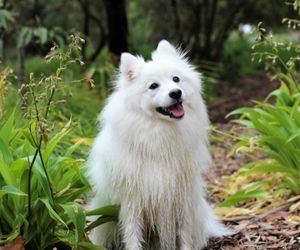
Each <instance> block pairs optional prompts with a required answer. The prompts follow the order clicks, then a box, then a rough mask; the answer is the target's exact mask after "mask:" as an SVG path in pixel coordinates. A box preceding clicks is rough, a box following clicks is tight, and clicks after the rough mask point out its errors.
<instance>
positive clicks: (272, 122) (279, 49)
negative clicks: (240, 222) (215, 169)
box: [220, 1, 300, 206]
mask: <svg viewBox="0 0 300 250" xmlns="http://www.w3.org/2000/svg"><path fill="white" fill-rule="evenodd" d="M294 8H295V9H296V10H298V11H299V10H300V3H299V1H295V4H294ZM299 13H300V12H299ZM291 22H294V23H296V26H297V25H298V26H299V23H300V22H299V21H297V20H291ZM257 34H258V35H257V45H256V46H255V47H258V46H259V48H261V47H262V46H265V47H269V48H271V50H268V51H260V52H255V53H254V54H253V55H254V57H255V58H259V60H262V61H264V62H265V63H268V68H272V69H275V70H277V73H276V74H275V76H274V77H275V78H277V79H278V80H279V81H280V82H281V86H280V88H279V89H277V90H275V91H273V92H272V93H270V94H269V95H268V97H267V98H266V99H265V100H264V101H263V102H258V101H256V102H255V103H256V106H255V107H253V108H240V109H237V110H235V111H233V112H232V113H231V114H230V115H240V118H239V119H238V120H235V122H236V123H238V124H241V125H242V126H243V127H245V128H247V130H248V131H249V134H244V135H240V134H233V135H231V136H234V138H236V139H237V143H236V144H235V145H234V150H235V151H239V152H244V153H247V154H249V155H251V156H252V158H253V161H252V162H250V163H248V164H247V165H246V166H244V167H243V168H242V169H241V170H240V174H243V175H249V174H252V173H257V174H263V173H280V175H279V176H281V177H280V178H278V175H277V178H274V179H272V180H271V181H272V182H273V183H276V184H277V189H279V188H281V190H285V191H288V192H292V193H294V194H299V193H300V158H299V154H300V129H299V128H300V105H299V104H300V86H299V80H300V74H299V57H298V56H293V55H291V54H289V55H290V57H288V58H287V57H285V58H283V57H282V56H281V55H286V54H288V53H289V51H291V50H293V51H296V52H297V53H298V54H299V52H300V45H299V44H294V43H291V42H288V43H284V42H277V41H274V39H273V37H272V35H271V34H267V32H266V30H265V29H264V28H263V27H262V24H259V25H258V27H257ZM285 51H286V53H285ZM257 153H260V154H261V153H263V155H265V157H264V158H263V159H257V158H256V157H255V155H256V154H257ZM267 185H268V181H262V182H259V183H255V184H253V185H251V186H249V187H248V188H247V189H245V190H242V191H240V192H238V193H236V194H235V195H233V196H231V197H229V198H228V199H226V200H225V201H224V202H223V203H221V204H220V205H221V206H230V205H233V204H235V203H237V202H239V201H242V200H247V199H251V198H258V197H260V196H264V195H266V194H270V193H272V192H273V191H276V190H268V188H267Z"/></svg>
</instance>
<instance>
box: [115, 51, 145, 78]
mask: <svg viewBox="0 0 300 250" xmlns="http://www.w3.org/2000/svg"><path fill="white" fill-rule="evenodd" d="M143 63H144V59H143V58H142V57H135V56H133V55H131V54H130V53H122V55H121V60H120V72H121V74H123V75H125V77H126V80H128V81H132V80H134V78H135V77H136V76H137V74H138V72H139V69H140V67H141V65H142V64H143Z"/></svg>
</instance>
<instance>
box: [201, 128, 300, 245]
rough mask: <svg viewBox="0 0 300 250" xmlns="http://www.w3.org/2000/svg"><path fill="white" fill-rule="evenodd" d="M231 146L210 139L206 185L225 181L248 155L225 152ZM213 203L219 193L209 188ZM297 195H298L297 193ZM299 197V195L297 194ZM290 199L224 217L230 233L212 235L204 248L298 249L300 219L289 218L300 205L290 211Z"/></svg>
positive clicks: (299, 214)
mask: <svg viewBox="0 0 300 250" xmlns="http://www.w3.org/2000/svg"><path fill="white" fill-rule="evenodd" d="M215 126H217V128H218V129H220V130H222V131H228V130H230V129H231V128H232V126H233V125H230V124H215ZM229 150H230V148H229V147H228V146H225V145H224V144H222V143H218V142H217V143H216V142H213V143H212V157H213V161H214V166H213V168H212V170H211V171H210V173H208V175H207V178H206V179H207V184H208V186H212V185H213V186H222V185H224V178H223V177H224V176H229V175H231V174H233V173H234V172H235V171H236V170H237V169H239V168H240V166H242V165H243V164H244V163H246V162H247V161H248V159H247V157H245V156H242V155H238V156H236V155H235V156H230V157H229V156H227V154H228V152H229ZM208 198H209V200H210V202H211V203H212V204H217V203H219V202H220V201H221V200H220V197H219V196H218V195H216V194H214V193H211V192H210V196H209V197H208ZM296 198H297V197H296ZM296 201H297V202H299V201H300V197H298V198H297V200H296ZM291 204H294V203H293V202H290V203H288V202H287V203H286V204H283V205H282V206H278V207H276V208H274V209H271V210H269V211H266V212H264V213H262V214H258V215H241V216H232V217H226V218H223V222H224V223H225V224H226V225H227V226H228V227H229V228H230V229H232V231H233V235H231V236H227V237H224V238H217V239H211V240H210V241H209V243H208V246H207V247H206V248H205V250H222V249H223V250H239V249H245V250H264V249H287V250H300V221H299V223H298V224H297V223H295V222H294V221H289V218H290V217H291V216H293V215H295V216H300V208H299V209H298V210H296V211H290V210H289V208H290V207H291Z"/></svg>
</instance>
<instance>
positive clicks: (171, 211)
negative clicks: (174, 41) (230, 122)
mask: <svg viewBox="0 0 300 250" xmlns="http://www.w3.org/2000/svg"><path fill="white" fill-rule="evenodd" d="M174 76H178V77H179V78H180V82H179V83H176V82H174V81H173V80H172V77H174ZM153 82H156V83H158V84H159V87H158V88H156V89H149V86H150V84H151V83H153ZM174 88H175V89H180V90H181V91H182V100H183V107H184V109H185V115H184V117H183V118H182V119H174V118H170V117H167V116H164V115H162V114H160V113H158V112H157V111H156V108H157V107H165V106H169V105H171V104H172V99H171V98H170V97H169V92H170V91H171V90H172V89H174ZM200 92H201V77H200V75H199V74H198V73H197V72H196V71H195V70H194V68H193V66H191V65H190V64H189V63H188V61H187V60H186V58H185V57H184V55H183V54H182V53H181V52H180V51H178V50H177V49H176V48H175V47H173V46H172V45H171V44H170V43H168V42H167V41H165V40H163V41H161V42H160V43H159V45H158V47H157V49H156V50H155V51H154V52H153V54H152V60H151V61H147V62H145V61H144V59H143V58H141V57H135V56H133V55H131V54H128V53H124V54H122V56H121V63H120V72H119V75H118V78H117V81H116V89H115V91H114V93H113V94H112V95H111V96H110V98H109V99H108V102H107V104H106V106H105V108H104V110H103V112H102V114H101V118H100V122H101V132H100V133H99V135H98V136H97V138H96V140H95V143H94V146H93V148H92V151H91V154H90V160H89V165H90V166H89V167H90V168H89V174H90V177H91V180H92V182H93V184H94V187H95V192H96V196H95V198H94V199H93V201H92V207H93V208H96V207H99V206H104V205H109V204H120V205H121V209H120V214H119V223H118V224H114V223H107V224H105V225H102V226H100V227H98V228H97V229H96V230H95V231H94V232H93V241H94V242H95V243H97V244H100V245H106V246H108V245H109V244H111V243H112V242H113V241H114V239H113V234H114V233H116V232H119V233H120V234H121V239H122V242H123V244H124V245H125V248H126V249H128V250H139V249H143V244H144V242H145V241H147V232H149V231H151V230H152V231H154V232H155V234H156V235H157V236H158V237H157V238H158V239H159V247H157V246H156V247H154V249H169V250H174V249H182V250H188V249H191V250H192V249H193V250H194V249H197V250H198V249H201V248H202V247H203V246H205V244H206V241H207V239H208V238H209V237H210V236H221V235H223V234H224V233H227V230H226V229H225V227H223V225H221V224H220V223H219V222H218V221H217V220H216V219H215V218H214V216H213V214H212V209H211V208H210V207H209V205H208V204H207V202H206V200H205V198H204V197H205V191H204V188H203V185H204V181H203V178H202V175H203V173H204V172H205V171H206V170H207V168H208V167H209V165H210V164H211V158H210V154H209V152H208V139H207V129H208V126H209V121H208V117H207V112H206V108H205V105H204V102H203V100H202V97H201V95H200ZM157 238H156V239H157ZM149 248H151V247H149V246H148V248H147V249H149Z"/></svg>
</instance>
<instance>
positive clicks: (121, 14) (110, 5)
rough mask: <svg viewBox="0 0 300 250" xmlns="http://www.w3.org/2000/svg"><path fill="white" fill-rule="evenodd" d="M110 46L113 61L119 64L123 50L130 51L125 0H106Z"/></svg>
mask: <svg viewBox="0 0 300 250" xmlns="http://www.w3.org/2000/svg"><path fill="white" fill-rule="evenodd" d="M105 7H106V15H107V26H108V47H109V51H110V54H111V59H112V61H113V63H115V64H117V63H118V61H119V58H120V55H121V53H122V52H125V51H128V42H127V34H128V25H127V13H126V4H125V0H106V1H105Z"/></svg>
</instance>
